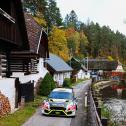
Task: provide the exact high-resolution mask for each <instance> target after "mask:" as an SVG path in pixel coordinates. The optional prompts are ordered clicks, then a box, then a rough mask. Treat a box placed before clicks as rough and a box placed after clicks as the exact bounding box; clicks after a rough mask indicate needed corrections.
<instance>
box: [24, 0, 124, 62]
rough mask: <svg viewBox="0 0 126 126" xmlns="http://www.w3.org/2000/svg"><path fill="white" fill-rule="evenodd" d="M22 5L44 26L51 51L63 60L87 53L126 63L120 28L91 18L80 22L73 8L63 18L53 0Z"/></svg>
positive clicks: (27, 1) (89, 55)
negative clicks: (101, 23) (113, 27)
mask: <svg viewBox="0 0 126 126" xmlns="http://www.w3.org/2000/svg"><path fill="white" fill-rule="evenodd" d="M23 7H24V11H25V12H28V13H30V14H32V15H33V17H34V19H35V20H36V21H37V22H38V23H39V24H40V25H41V26H43V27H44V28H45V29H46V31H47V33H48V39H49V50H50V52H51V53H54V54H57V55H59V56H60V57H62V58H63V59H64V60H65V61H68V60H69V59H70V58H71V57H72V56H74V57H77V58H79V59H82V58H84V57H87V56H88V57H91V58H100V57H105V58H109V59H110V60H118V59H119V60H120V61H121V62H123V63H124V64H126V55H125V54H126V36H125V35H123V34H122V33H120V32H119V31H116V32H114V31H113V30H111V29H110V28H109V26H100V25H99V23H95V22H93V21H90V19H88V20H87V22H86V23H85V22H81V21H79V20H78V16H77V14H76V12H75V11H74V10H71V12H68V14H67V15H66V17H65V18H64V19H63V18H62V16H61V13H60V8H58V7H57V3H56V1H55V0H24V1H23ZM101 18H102V17H101Z"/></svg>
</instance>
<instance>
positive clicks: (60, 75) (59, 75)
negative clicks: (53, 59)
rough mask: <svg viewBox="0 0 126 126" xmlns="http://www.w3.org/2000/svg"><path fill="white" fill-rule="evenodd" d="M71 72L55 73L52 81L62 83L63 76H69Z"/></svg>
mask: <svg viewBox="0 0 126 126" xmlns="http://www.w3.org/2000/svg"><path fill="white" fill-rule="evenodd" d="M70 75H71V72H60V73H55V74H54V76H53V79H54V81H56V82H57V83H58V84H59V86H61V85H62V84H63V81H64V79H65V78H70Z"/></svg>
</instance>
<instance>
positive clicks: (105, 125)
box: [101, 118, 108, 126]
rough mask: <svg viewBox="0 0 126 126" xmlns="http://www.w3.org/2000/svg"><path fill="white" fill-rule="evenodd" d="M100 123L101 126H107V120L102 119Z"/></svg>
mask: <svg viewBox="0 0 126 126" xmlns="http://www.w3.org/2000/svg"><path fill="white" fill-rule="evenodd" d="M101 122H102V125H103V126H108V119H107V118H102V119H101Z"/></svg>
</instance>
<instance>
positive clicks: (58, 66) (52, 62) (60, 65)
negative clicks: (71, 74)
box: [45, 54, 73, 72]
mask: <svg viewBox="0 0 126 126" xmlns="http://www.w3.org/2000/svg"><path fill="white" fill-rule="evenodd" d="M49 57H50V58H49V59H47V60H45V62H46V63H47V64H48V65H49V66H50V67H51V68H52V69H53V70H55V71H56V72H65V71H72V70H73V69H72V68H71V67H70V66H69V65H68V64H67V63H66V62H65V61H64V60H63V59H61V58H60V57H58V56H56V55H54V54H50V55H49Z"/></svg>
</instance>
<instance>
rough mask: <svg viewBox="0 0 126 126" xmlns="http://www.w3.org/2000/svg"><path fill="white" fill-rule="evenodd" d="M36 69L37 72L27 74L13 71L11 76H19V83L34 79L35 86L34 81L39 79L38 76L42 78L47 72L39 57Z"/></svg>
mask: <svg viewBox="0 0 126 126" xmlns="http://www.w3.org/2000/svg"><path fill="white" fill-rule="evenodd" d="M37 70H38V73H36V74H29V75H24V73H23V72H13V73H12V77H19V81H20V82H21V83H26V82H28V81H34V86H36V83H37V81H38V80H39V78H44V76H45V75H46V73H47V72H48V70H47V69H46V68H45V67H44V60H43V58H40V59H39V63H38V66H37Z"/></svg>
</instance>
